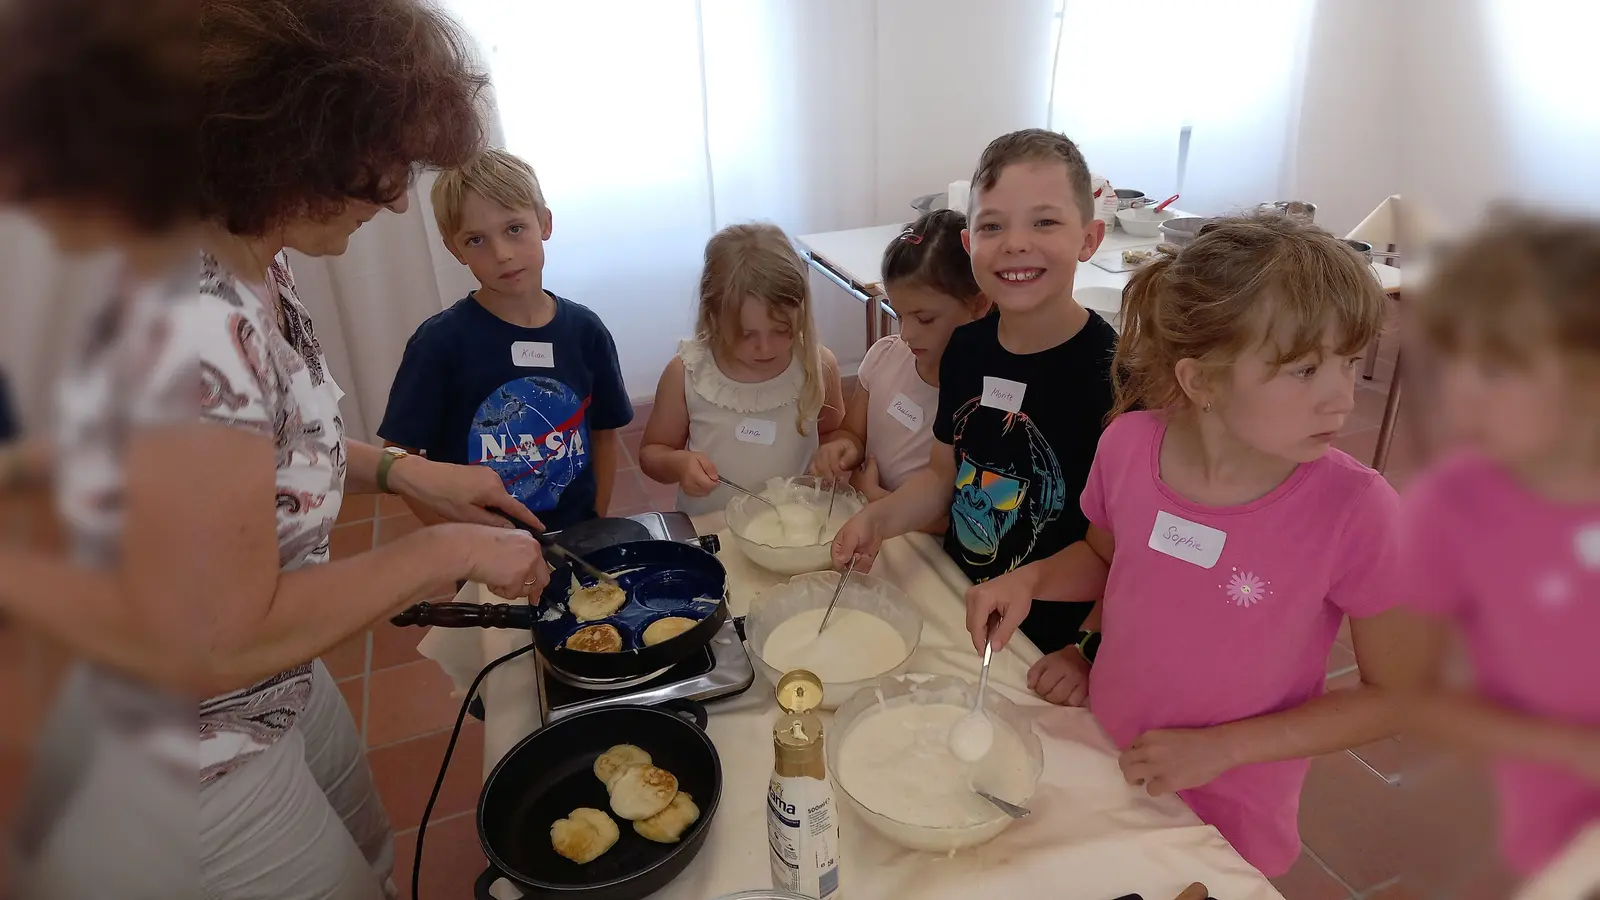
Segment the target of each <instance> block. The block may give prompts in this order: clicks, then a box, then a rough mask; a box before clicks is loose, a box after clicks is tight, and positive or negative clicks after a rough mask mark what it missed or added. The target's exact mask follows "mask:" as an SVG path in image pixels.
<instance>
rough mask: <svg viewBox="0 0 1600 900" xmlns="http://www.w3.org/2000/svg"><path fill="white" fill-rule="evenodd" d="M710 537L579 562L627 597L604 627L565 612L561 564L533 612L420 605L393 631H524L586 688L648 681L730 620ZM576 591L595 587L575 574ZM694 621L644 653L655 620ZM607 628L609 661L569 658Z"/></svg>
mask: <svg viewBox="0 0 1600 900" xmlns="http://www.w3.org/2000/svg"><path fill="white" fill-rule="evenodd" d="M717 549H718V543H717V540H716V536H715V535H708V536H705V537H701V538H699V539H697V540H696V541H695V542H693V543H679V542H677V541H663V540H646V541H629V542H626V543H621V544H613V545H611V546H608V547H601V548H600V549H597V550H591V551H589V552H586V553H585V554H584V558H585V559H587V560H588V561H589V563H590V564H591V565H593V566H595V567H596V568H599V569H600V570H601V571H603V572H606V573H607V574H609V575H612V576H613V577H615V578H616V580H617V583H618V585H619V586H620V587H621V588H622V589H623V591H624V592H625V593H626V594H627V602H626V603H624V604H623V606H622V608H621V609H618V610H617V611H616V612H615V613H613V614H612V615H610V616H607V617H606V618H605V619H601V620H597V621H591V622H579V621H578V620H577V618H576V617H575V616H573V615H572V611H571V609H570V608H569V605H568V601H569V599H570V597H571V593H572V584H573V572H574V568H573V566H572V565H571V564H570V563H568V562H566V561H560V562H558V563H557V564H556V566H555V569H554V570H553V571H552V572H551V574H550V585H549V586H548V587H547V588H545V590H544V593H543V594H542V595H541V596H540V597H539V603H538V605H537V606H532V605H530V606H521V605H512V604H505V603H491V604H477V603H420V604H417V605H416V606H413V607H411V608H410V609H408V610H406V611H405V612H403V613H401V614H400V615H399V616H396V617H395V618H394V619H393V620H392V621H393V622H394V623H395V624H396V625H435V626H443V627H454V628H528V629H530V630H532V632H533V639H534V642H535V643H536V644H538V646H539V652H540V654H541V655H542V656H544V658H545V660H546V661H547V662H548V663H550V665H552V666H554V667H555V668H557V669H559V670H560V671H561V672H563V673H565V674H569V675H573V676H576V677H578V678H584V679H591V680H620V679H626V678H636V677H640V676H643V675H648V674H650V673H651V672H656V671H659V670H661V669H665V668H669V667H671V666H674V665H676V664H678V663H679V662H682V661H683V660H684V659H687V658H688V657H689V656H690V655H692V654H693V653H695V652H696V651H697V650H700V649H701V648H703V647H705V646H706V645H707V644H709V643H710V642H711V638H712V637H713V636H715V635H716V633H717V631H718V630H719V629H721V628H722V625H723V623H724V622H725V621H727V618H728V573H727V570H725V569H724V568H723V567H722V563H721V562H720V561H718V559H717V558H716V556H714V555H713V553H714V552H715V551H716V550H717ZM577 580H578V583H579V585H580V586H584V587H587V586H591V585H593V584H594V582H595V579H594V578H593V577H592V576H590V575H587V574H584V573H583V572H582V571H579V572H578V579H577ZM672 616H678V617H683V618H688V619H694V620H695V621H696V623H697V624H695V625H694V626H693V627H692V628H690V629H689V630H687V631H685V632H683V633H681V634H679V635H677V636H676V637H673V638H670V639H668V640H665V641H662V642H661V643H659V644H656V645H655V646H653V647H647V646H645V645H644V631H645V629H646V628H648V627H649V626H650V625H651V624H652V623H654V622H655V621H656V620H658V619H663V618H668V617H672ZM594 625H610V626H612V627H613V628H616V629H617V632H618V633H619V634H620V635H621V637H622V649H621V650H620V651H618V652H612V653H596V652H588V651H583V650H574V649H571V648H569V647H568V646H567V639H568V638H570V637H571V636H572V635H573V633H574V632H576V631H578V630H579V629H580V628H583V627H587V626H594Z"/></svg>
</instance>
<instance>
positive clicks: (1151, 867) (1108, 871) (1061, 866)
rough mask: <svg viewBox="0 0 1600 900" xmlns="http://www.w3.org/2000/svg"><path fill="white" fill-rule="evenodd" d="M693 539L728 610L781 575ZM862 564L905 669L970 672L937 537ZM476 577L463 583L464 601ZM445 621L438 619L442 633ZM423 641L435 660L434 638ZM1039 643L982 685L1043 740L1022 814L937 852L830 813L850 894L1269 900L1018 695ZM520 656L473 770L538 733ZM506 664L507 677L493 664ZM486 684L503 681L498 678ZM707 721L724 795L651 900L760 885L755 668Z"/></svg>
mask: <svg viewBox="0 0 1600 900" xmlns="http://www.w3.org/2000/svg"><path fill="white" fill-rule="evenodd" d="M695 527H696V528H697V529H698V530H699V531H700V533H702V534H706V533H712V532H722V539H723V547H724V550H723V551H722V553H721V554H720V555H719V558H720V559H721V560H722V561H723V564H724V565H725V566H726V567H727V570H728V585H729V595H730V598H729V606H730V610H731V612H732V613H733V614H734V615H743V614H744V613H745V612H747V611H748V610H749V608H750V603H751V601H752V600H754V599H755V598H756V597H758V596H759V595H760V593H761V592H762V591H764V590H766V589H767V588H769V587H771V586H772V585H774V584H777V583H778V582H779V581H780V580H781V579H780V578H779V577H778V576H776V575H773V574H772V573H770V572H767V571H765V570H763V569H760V568H758V567H756V566H755V565H753V564H752V563H750V562H749V561H748V560H747V559H745V557H744V555H743V554H742V553H740V552H739V550H738V549H737V548H736V547H735V546H734V545H733V542H732V540H731V538H730V536H729V535H727V534H726V532H724V531H723V522H722V515H721V514H720V513H715V514H711V515H708V516H701V517H698V518H696V520H695ZM873 574H874V575H876V576H879V577H882V578H885V579H887V580H889V581H891V582H893V583H894V584H896V585H897V586H899V587H900V588H901V589H902V590H903V591H905V592H906V594H907V595H908V596H910V597H911V598H912V599H913V600H914V601H915V602H916V603H917V607H918V610H919V611H920V612H921V613H922V615H923V619H924V626H923V631H922V641H921V644H920V645H919V647H918V648H917V652H916V655H915V656H914V657H913V661H912V666H911V668H912V670H913V671H919V672H932V673H937V674H950V675H960V676H964V677H969V678H970V677H974V676H975V675H976V671H977V666H978V658H977V654H976V653H975V652H974V651H973V649H972V646H971V641H970V638H969V637H968V636H967V633H966V613H965V608H964V606H963V605H962V596H963V594H964V593H965V590H966V588H967V587H968V586H969V585H970V582H969V581H967V579H966V577H965V576H964V575H962V574H961V571H960V569H958V568H957V567H956V565H955V563H953V562H951V561H950V559H949V558H948V557H947V556H945V554H944V551H943V550H942V549H941V548H940V546H939V545H938V543H937V542H936V541H935V540H934V539H933V538H931V537H929V536H927V535H921V534H917V535H910V536H908V537H905V538H896V539H894V540H891V541H889V542H888V543H886V544H885V545H884V548H883V552H882V554H881V555H880V556H879V557H878V561H877V564H876V565H875V566H874V567H873ZM475 587H476V586H474V585H469V586H468V588H467V589H466V590H465V591H463V599H466V598H468V597H471V596H472V592H473V590H474V588H475ZM446 631H448V629H435V630H434V632H433V635H435V636H436V635H440V634H441V633H443V632H446ZM458 634H461V635H468V636H469V637H468V638H467V641H468V642H469V643H471V644H474V645H476V646H475V647H473V648H472V652H471V653H470V654H469V657H470V658H462V656H461V655H460V650H461V639H460V638H452V641H453V642H454V643H455V644H456V645H457V646H456V648H455V655H454V657H453V658H451V659H449V660H442V659H441V663H442V664H444V665H445V668H446V669H447V671H452V672H453V673H459V672H460V671H462V670H463V669H470V668H471V667H472V666H474V665H481V664H482V661H485V660H488V659H493V658H494V657H495V656H497V655H499V654H502V653H505V652H507V651H508V650H510V649H512V647H514V646H515V645H516V644H517V643H525V642H526V641H527V640H528V638H527V635H525V634H522V635H518V634H516V633H513V632H507V631H499V630H494V629H489V630H485V631H483V632H481V633H473V632H458ZM432 642H433V639H432V636H430V641H428V642H425V644H424V647H423V648H422V649H423V651H424V653H425V655H428V656H429V657H430V658H434V659H440V658H441V653H442V652H444V651H442V650H441V647H440V646H439V645H437V644H435V645H434V646H432V647H429V646H428V644H429V643H432ZM1038 658H1039V651H1038V649H1037V648H1035V647H1033V646H1032V644H1031V643H1029V642H1028V641H1027V640H1026V638H1023V637H1022V636H1020V635H1019V636H1018V637H1017V638H1016V639H1014V640H1013V642H1012V643H1011V645H1010V646H1008V647H1007V648H1006V650H1005V651H1004V652H1002V653H999V654H996V656H995V658H994V661H993V663H992V664H991V666H990V673H989V685H990V687H991V689H994V690H996V691H999V692H1000V693H1002V694H1004V695H1005V696H1006V697H1007V698H1008V699H1010V700H1011V701H1012V702H1013V703H1016V704H1018V705H1019V706H1022V707H1024V708H1025V709H1027V710H1028V711H1029V712H1030V713H1031V714H1032V715H1033V716H1034V721H1035V730H1036V731H1037V732H1038V734H1039V738H1040V742H1041V744H1042V745H1043V746H1044V751H1045V766H1044V774H1043V777H1042V778H1041V779H1040V783H1039V789H1038V791H1037V792H1036V794H1035V796H1034V798H1033V800H1032V801H1030V805H1031V806H1032V808H1033V811H1034V812H1033V815H1032V816H1031V817H1030V818H1029V819H1028V820H1027V821H1026V822H1021V823H1018V824H1017V825H1015V826H1013V827H1012V828H1011V829H1009V830H1007V831H1006V832H1005V833H1004V834H1002V835H1001V836H1000V837H998V838H996V839H995V840H994V841H992V842H990V843H989V844H986V845H984V846H983V847H979V848H976V849H974V850H969V851H964V852H962V853H958V854H956V855H955V856H954V857H950V858H947V857H944V856H937V855H929V854H925V853H916V852H913V851H909V850H903V849H901V848H899V847H897V846H895V845H893V844H891V843H889V842H888V841H886V840H884V839H883V838H881V837H879V836H878V834H877V833H876V832H874V831H872V830H871V829H869V828H868V827H867V826H866V825H864V824H863V823H862V822H860V821H859V820H858V819H856V818H855V817H854V816H853V815H852V814H851V813H849V812H848V811H843V812H842V820H841V827H842V828H843V830H844V848H845V851H844V869H843V873H842V874H843V879H844V881H843V886H842V889H843V891H844V892H845V896H847V897H849V898H851V900H874V898H883V900H899V898H906V897H916V898H918V900H958V898H959V900H970V898H973V897H1025V896H1044V895H1041V894H1039V891H1038V887H1037V886H1038V885H1049V886H1050V888H1049V890H1048V896H1049V897H1051V898H1052V900H1110V898H1112V897H1120V896H1122V895H1124V894H1129V893H1141V894H1143V895H1144V896H1146V897H1150V898H1161V897H1175V896H1177V894H1178V893H1179V891H1181V890H1182V889H1183V888H1184V887H1186V886H1188V884H1189V883H1190V882H1193V881H1200V882H1204V883H1205V884H1206V885H1207V886H1208V887H1209V888H1210V889H1211V893H1212V896H1216V897H1225V898H1227V900H1281V895H1280V894H1279V893H1278V892H1277V891H1276V890H1275V889H1274V888H1273V886H1272V884H1271V882H1269V881H1267V880H1266V879H1265V878H1264V877H1262V876H1261V874H1260V873H1259V872H1257V871H1256V870H1255V869H1254V868H1252V867H1251V866H1250V865H1249V864H1248V863H1246V862H1245V861H1244V860H1243V859H1241V858H1240V857H1239V855H1238V853H1236V852H1235V851H1234V849H1233V848H1232V847H1231V846H1230V845H1229V844H1228V843H1227V842H1226V841H1225V840H1223V838H1222V836H1221V835H1220V834H1218V833H1217V831H1216V829H1214V828H1212V827H1210V826H1208V825H1203V824H1201V822H1200V821H1199V819H1197V818H1196V817H1195V815H1194V813H1193V812H1191V811H1190V810H1189V808H1188V807H1187V806H1185V805H1184V804H1183V802H1182V801H1180V800H1179V799H1178V798H1176V797H1165V798H1161V799H1159V800H1158V799H1152V798H1150V797H1149V796H1147V795H1145V794H1144V793H1143V792H1142V791H1140V790H1138V789H1136V788H1132V787H1129V786H1128V785H1127V784H1126V783H1124V781H1123V780H1122V776H1121V773H1120V771H1119V769H1118V768H1117V762H1116V752H1115V748H1114V747H1113V746H1112V744H1111V742H1110V740H1109V739H1108V738H1107V737H1106V735H1105V733H1104V732H1103V731H1102V730H1101V729H1100V727H1099V725H1098V724H1097V723H1096V722H1095V720H1094V718H1093V717H1092V716H1091V715H1090V714H1089V713H1088V712H1087V711H1086V710H1082V709H1064V708H1060V707H1054V706H1050V705H1049V704H1046V703H1044V702H1043V701H1041V700H1040V699H1039V698H1038V697H1036V696H1034V695H1033V694H1032V693H1031V692H1030V691H1029V690H1028V689H1027V671H1028V666H1029V665H1030V664H1032V663H1033V662H1034V661H1035V660H1037V659H1038ZM532 668H533V667H532V662H531V660H529V659H528V658H526V657H524V658H521V659H518V660H516V661H514V662H511V663H507V664H505V665H503V666H501V668H500V669H497V670H496V671H495V673H494V674H492V675H490V677H489V678H488V679H487V680H486V685H489V690H487V691H486V692H485V697H484V706H485V708H486V711H487V720H486V722H485V729H484V733H485V739H484V743H485V748H484V749H485V756H484V759H483V764H484V774H485V776H487V775H488V772H489V770H490V768H492V767H493V765H494V764H495V763H496V762H497V761H498V760H499V759H500V757H501V756H502V755H503V754H504V753H505V752H506V751H508V750H509V749H510V748H511V747H512V746H514V745H515V743H516V742H517V741H519V740H521V739H522V737H524V736H525V735H527V734H528V733H530V732H531V731H532V730H533V728H534V727H536V725H537V722H536V713H535V712H534V711H533V707H534V700H533V695H532V694H531V693H530V692H531V685H530V683H529V680H530V679H531V678H532ZM503 670H510V671H503ZM497 679H501V680H498V681H497ZM709 711H710V713H711V717H710V723H709V726H708V728H707V731H708V733H709V734H710V736H711V739H712V741H713V742H714V743H715V744H716V746H717V749H718V751H719V752H720V755H721V758H722V767H723V788H722V802H721V806H720V807H719V808H718V810H717V814H716V818H715V819H714V820H713V821H712V824H711V833H710V835H709V836H708V838H707V841H706V844H705V847H704V848H703V849H702V850H701V851H700V855H699V856H698V857H697V858H696V859H695V861H694V862H693V863H692V864H691V865H690V866H689V868H688V869H686V870H685V871H684V872H683V874H682V875H680V876H678V878H677V879H676V880H674V881H673V882H672V884H670V885H668V886H667V887H666V888H665V889H663V890H662V891H661V892H660V893H659V894H657V895H655V896H656V898H657V900H707V898H711V897H720V896H722V895H724V894H729V893H733V892H736V891H741V890H750V889H755V888H764V887H768V886H770V884H771V877H772V876H771V872H770V869H769V868H768V862H767V838H766V806H765V802H766V800H765V798H766V790H767V781H768V779H769V778H770V777H771V774H772V750H771V747H772V725H773V722H774V721H775V719H776V718H777V714H778V710H777V704H776V702H775V701H774V699H773V696H772V688H771V686H770V685H768V684H767V683H766V682H765V680H764V679H763V678H762V677H761V676H760V675H759V674H757V676H756V683H755V684H754V685H753V686H752V687H751V688H750V690H749V691H747V692H745V693H744V694H742V695H740V696H738V697H735V698H732V699H729V700H725V701H718V702H714V703H712V704H709Z"/></svg>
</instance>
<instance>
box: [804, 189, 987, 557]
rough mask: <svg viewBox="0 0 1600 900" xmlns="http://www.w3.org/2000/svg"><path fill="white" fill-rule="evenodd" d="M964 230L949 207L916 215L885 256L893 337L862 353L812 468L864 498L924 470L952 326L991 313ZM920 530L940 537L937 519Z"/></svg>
mask: <svg viewBox="0 0 1600 900" xmlns="http://www.w3.org/2000/svg"><path fill="white" fill-rule="evenodd" d="M966 227H967V217H966V216H965V215H964V214H962V213H960V212H958V211H956V210H953V209H941V210H936V211H934V212H930V213H924V214H923V216H922V217H921V218H919V219H917V221H916V222H914V223H912V224H911V225H910V226H908V227H907V228H906V230H905V231H903V232H901V233H900V234H899V235H898V236H896V237H895V239H894V240H893V241H891V242H890V243H889V246H888V247H887V248H886V249H885V250H884V251H883V284H884V288H885V290H886V291H887V293H888V295H889V305H890V306H891V307H892V308H893V309H894V313H895V315H896V316H897V317H898V318H899V320H900V333H899V334H895V335H890V336H888V337H885V338H882V339H880V340H879V341H878V342H877V343H875V344H873V345H872V347H871V348H870V349H869V350H867V356H866V359H863V360H862V361H861V369H860V372H859V376H858V378H859V380H858V382H857V384H856V390H855V394H854V395H852V396H851V398H850V404H849V406H848V408H847V411H846V413H845V420H844V427H843V428H842V429H841V430H840V431H838V432H835V437H834V439H833V440H831V441H829V442H827V443H825V444H823V445H822V446H821V447H819V448H817V453H816V457H815V458H814V459H813V461H812V467H811V468H812V471H813V472H814V473H816V474H818V475H827V476H832V477H835V478H846V477H848V478H849V479H850V482H851V484H853V485H854V486H855V487H856V489H857V490H859V491H861V492H862V493H863V494H866V495H867V499H868V500H877V499H878V498H880V497H884V496H887V495H888V494H889V492H890V491H893V490H894V489H895V488H898V487H899V486H900V483H901V482H903V481H904V480H905V479H906V476H908V475H910V474H911V473H912V472H915V471H916V470H918V469H920V468H922V467H923V466H926V465H927V464H928V453H929V451H930V450H932V449H933V414H934V412H935V411H936V410H937V408H938V405H939V361H940V360H941V359H942V358H943V357H944V348H945V345H946V344H948V343H949V342H950V334H951V333H952V332H954V331H955V330H956V328H957V327H959V326H961V325H965V324H967V323H968V322H971V321H973V320H974V319H977V318H980V317H982V316H983V315H984V314H985V313H987V312H988V311H989V301H988V299H987V298H985V297H984V295H983V291H982V290H980V289H979V288H978V282H977V281H976V280H975V279H974V278H973V277H972V260H971V258H970V257H968V256H967V251H966V249H965V248H964V247H963V246H962V244H961V231H962V229H964V228H966ZM927 530H929V531H934V533H936V534H943V533H944V530H945V526H944V522H943V521H940V522H938V523H936V529H935V527H930V528H929V529H927Z"/></svg>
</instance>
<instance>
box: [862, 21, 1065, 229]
mask: <svg viewBox="0 0 1600 900" xmlns="http://www.w3.org/2000/svg"><path fill="white" fill-rule="evenodd" d="M1054 6H1055V4H1054V3H1053V2H1051V0H985V2H982V3H978V2H972V0H878V3H877V8H878V18H877V38H878V39H877V60H878V64H877V70H878V84H877V95H878V123H877V125H878V127H877V133H876V141H877V172H878V177H877V217H878V222H875V223H862V224H864V225H865V224H882V223H885V222H893V221H896V220H903V219H907V218H910V216H911V215H913V213H912V211H911V209H910V206H909V204H910V202H911V200H912V199H913V198H915V197H917V196H919V195H921V194H927V193H932V192H934V191H940V190H944V188H945V187H946V186H947V185H948V184H949V183H950V182H952V181H957V180H960V179H964V178H967V177H969V176H970V175H971V174H972V169H973V167H974V166H975V165H976V164H977V162H978V154H979V153H981V152H983V148H984V146H985V145H987V144H988V143H989V141H991V140H993V139H994V138H995V137H998V136H999V135H1002V134H1005V133H1006V132H1008V131H1015V130H1016V129H1018V128H1035V127H1042V126H1043V125H1044V124H1045V122H1046V121H1047V120H1048V110H1047V106H1048V101H1049V88H1050V64H1051V53H1052V49H1053V37H1054V36H1053V35H1052V33H1051V26H1052V22H1053V21H1054Z"/></svg>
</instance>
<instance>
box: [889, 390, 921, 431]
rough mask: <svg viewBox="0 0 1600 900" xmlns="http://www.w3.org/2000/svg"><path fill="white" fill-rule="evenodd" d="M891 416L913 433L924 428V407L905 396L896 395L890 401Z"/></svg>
mask: <svg viewBox="0 0 1600 900" xmlns="http://www.w3.org/2000/svg"><path fill="white" fill-rule="evenodd" d="M889 415H891V416H893V417H894V419H895V421H897V422H899V423H900V424H901V425H904V426H905V427H907V428H909V429H911V430H912V431H916V430H917V429H918V428H921V427H922V405H921V404H919V403H917V402H916V401H915V400H912V399H911V398H910V397H907V396H906V395H905V394H895V395H894V399H893V400H891V401H889Z"/></svg>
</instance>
